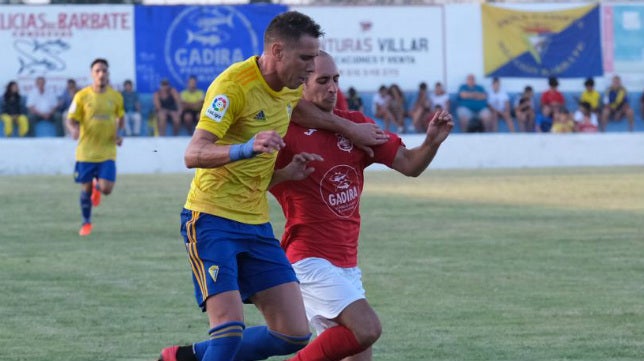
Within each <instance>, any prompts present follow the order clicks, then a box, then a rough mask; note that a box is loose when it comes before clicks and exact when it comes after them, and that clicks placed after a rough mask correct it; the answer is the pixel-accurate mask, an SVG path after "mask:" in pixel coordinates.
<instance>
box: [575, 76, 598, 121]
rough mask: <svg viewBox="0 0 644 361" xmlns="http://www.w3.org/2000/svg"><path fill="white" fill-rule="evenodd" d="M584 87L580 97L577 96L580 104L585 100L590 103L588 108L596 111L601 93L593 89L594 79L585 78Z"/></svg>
mask: <svg viewBox="0 0 644 361" xmlns="http://www.w3.org/2000/svg"><path fill="white" fill-rule="evenodd" d="M584 87H585V88H586V90H584V91H583V93H581V97H579V103H580V105H581V103H582V102H586V103H588V104H589V105H590V109H591V110H592V112H593V113H598V112H599V105H600V101H601V95H600V94H599V92H598V91H597V90H595V81H594V80H593V78H588V79H586V81H585V82H584Z"/></svg>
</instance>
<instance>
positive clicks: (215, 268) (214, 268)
mask: <svg viewBox="0 0 644 361" xmlns="http://www.w3.org/2000/svg"><path fill="white" fill-rule="evenodd" d="M208 273H209V274H210V277H211V278H212V280H213V282H217V275H218V274H219V266H210V268H208Z"/></svg>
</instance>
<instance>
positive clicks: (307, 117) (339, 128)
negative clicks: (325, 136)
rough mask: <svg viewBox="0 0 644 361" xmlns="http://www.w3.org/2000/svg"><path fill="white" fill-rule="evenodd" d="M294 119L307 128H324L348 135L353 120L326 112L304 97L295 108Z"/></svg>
mask: <svg viewBox="0 0 644 361" xmlns="http://www.w3.org/2000/svg"><path fill="white" fill-rule="evenodd" d="M292 120H293V121H294V122H295V123H297V124H299V125H300V126H302V127H305V128H315V129H324V130H329V131H332V132H337V133H342V134H345V135H347V133H348V130H349V128H350V127H351V126H352V125H353V122H351V121H349V120H346V119H344V118H340V117H338V116H337V115H335V114H333V113H332V112H325V111H323V110H321V109H320V108H318V107H317V106H315V105H314V104H313V103H311V102H309V101H307V100H304V99H302V100H301V101H300V102H299V103H298V105H297V107H295V109H294V110H293V117H292Z"/></svg>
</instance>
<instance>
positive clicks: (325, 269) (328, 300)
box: [293, 258, 365, 334]
mask: <svg viewBox="0 0 644 361" xmlns="http://www.w3.org/2000/svg"><path fill="white" fill-rule="evenodd" d="M293 269H294V270H295V274H296V275H297V278H298V280H299V281H300V289H301V290H302V297H303V299H304V307H305V309H306V317H307V318H308V319H309V323H310V324H311V327H313V329H314V330H315V331H316V332H317V333H318V334H319V333H321V332H322V331H324V330H325V329H327V328H330V327H333V326H336V325H337V323H335V322H333V321H331V319H334V318H336V317H338V315H339V314H340V312H342V310H344V309H345V308H346V307H347V306H349V305H350V304H352V303H353V302H355V301H357V300H360V299H364V298H365V291H364V288H363V287H362V272H361V271H360V268H359V267H353V268H341V267H336V266H334V265H333V264H331V262H329V261H327V260H325V259H323V258H305V259H303V260H300V261H298V262H296V263H294V264H293Z"/></svg>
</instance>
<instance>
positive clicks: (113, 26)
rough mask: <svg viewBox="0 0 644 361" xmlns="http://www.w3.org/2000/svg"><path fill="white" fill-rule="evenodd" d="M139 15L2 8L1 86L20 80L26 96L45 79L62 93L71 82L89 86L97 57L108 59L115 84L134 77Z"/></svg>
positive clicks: (125, 10)
mask: <svg viewBox="0 0 644 361" xmlns="http://www.w3.org/2000/svg"><path fill="white" fill-rule="evenodd" d="M133 15H134V14H133V7H132V6H127V5H123V6H117V5H109V6H107V5H93V6H57V5H49V6H9V5H7V6H2V12H0V49H2V51H3V52H4V54H3V55H2V71H1V72H0V83H1V84H3V86H4V85H5V84H7V83H8V82H9V81H10V80H16V81H18V84H19V86H20V91H21V93H22V94H26V93H28V92H29V91H30V90H31V89H32V88H33V86H34V83H35V78H36V77H37V76H44V77H45V79H46V86H47V87H49V88H52V89H53V90H54V91H55V92H56V93H60V92H62V90H63V89H64V87H65V83H66V80H67V79H69V78H73V79H75V80H76V81H77V83H78V85H79V86H81V87H82V86H85V85H89V84H90V83H91V77H90V69H89V67H90V64H91V62H92V61H93V60H94V59H95V58H105V59H107V60H108V62H109V63H110V79H111V81H112V83H113V84H115V83H117V84H120V83H121V82H123V80H125V79H127V78H133V76H134V62H133V59H134V35H133V31H134V17H133Z"/></svg>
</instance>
